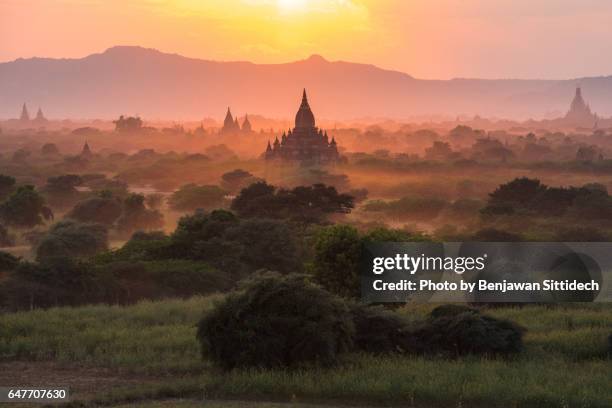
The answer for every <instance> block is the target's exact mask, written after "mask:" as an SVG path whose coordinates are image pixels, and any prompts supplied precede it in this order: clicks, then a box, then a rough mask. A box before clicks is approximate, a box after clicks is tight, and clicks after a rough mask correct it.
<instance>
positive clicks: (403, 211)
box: [363, 197, 448, 220]
mask: <svg viewBox="0 0 612 408" xmlns="http://www.w3.org/2000/svg"><path fill="white" fill-rule="evenodd" d="M447 206H448V202H447V201H445V200H442V199H440V198H428V197H403V198H400V199H399V200H394V201H382V200H376V201H370V202H368V203H366V204H365V205H364V206H363V209H364V210H365V211H369V212H377V213H382V214H383V215H385V216H388V217H391V218H394V219H397V220H411V219H419V220H422V219H432V218H436V217H437V216H438V214H440V212H441V211H442V210H443V209H444V208H446V207H447Z"/></svg>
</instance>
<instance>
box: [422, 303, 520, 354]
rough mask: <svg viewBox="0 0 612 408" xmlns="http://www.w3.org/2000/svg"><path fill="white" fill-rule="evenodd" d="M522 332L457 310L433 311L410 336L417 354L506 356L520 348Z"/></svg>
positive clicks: (475, 313) (470, 311)
mask: <svg viewBox="0 0 612 408" xmlns="http://www.w3.org/2000/svg"><path fill="white" fill-rule="evenodd" d="M523 332H524V329H523V328H522V327H520V326H518V325H517V324H515V323H513V322H511V321H508V320H502V319H496V318H493V317H490V316H487V315H482V314H480V313H479V312H478V311H476V310H474V309H469V308H463V307H461V306H459V307H457V306H444V307H443V308H442V309H434V311H433V312H432V314H431V315H430V317H429V319H428V320H427V321H425V322H423V323H422V324H421V325H420V327H418V328H415V329H414V330H413V332H412V336H413V339H412V341H413V343H412V344H413V347H414V351H415V352H417V353H419V354H443V355H449V356H460V355H466V354H484V355H491V356H494V355H510V354H512V353H517V352H519V351H521V350H522V348H523Z"/></svg>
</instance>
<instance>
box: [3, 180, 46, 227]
mask: <svg viewBox="0 0 612 408" xmlns="http://www.w3.org/2000/svg"><path fill="white" fill-rule="evenodd" d="M52 218H53V212H52V211H51V209H50V208H48V207H47V206H46V205H45V199H44V198H43V197H42V196H41V195H40V194H39V193H38V192H37V191H36V190H35V189H34V186H29V185H28V186H19V187H17V189H16V190H15V191H14V192H13V193H12V194H10V195H9V196H8V198H7V199H6V201H4V202H3V203H2V204H0V220H2V221H3V222H4V224H5V225H7V226H14V227H18V228H32V227H35V226H37V225H40V224H43V223H44V221H45V220H50V219H52Z"/></svg>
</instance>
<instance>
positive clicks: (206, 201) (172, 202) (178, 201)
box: [168, 184, 227, 211]
mask: <svg viewBox="0 0 612 408" xmlns="http://www.w3.org/2000/svg"><path fill="white" fill-rule="evenodd" d="M226 194H227V192H226V191H225V190H223V189H221V188H220V187H218V186H214V185H211V186H198V185H197V184H185V185H184V186H182V187H181V188H180V189H178V190H177V191H175V192H174V193H172V195H171V196H170V198H169V199H168V205H169V206H170V208H172V209H173V210H175V211H194V210H196V209H204V210H209V209H214V208H221V207H223V206H224V204H225V196H226Z"/></svg>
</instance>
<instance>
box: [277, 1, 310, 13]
mask: <svg viewBox="0 0 612 408" xmlns="http://www.w3.org/2000/svg"><path fill="white" fill-rule="evenodd" d="M307 6H308V0H276V7H278V10H279V11H280V12H282V13H295V12H300V11H305V10H306V7H307Z"/></svg>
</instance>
